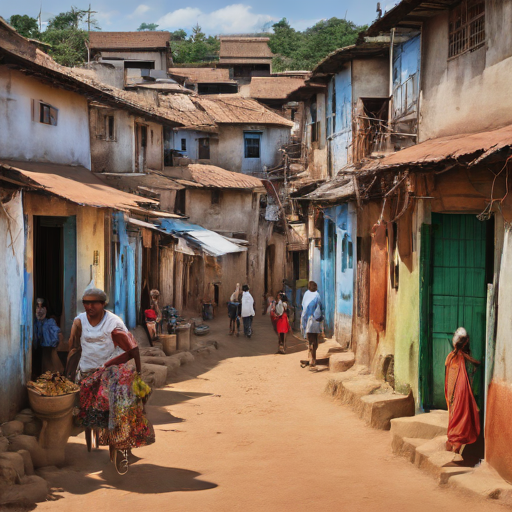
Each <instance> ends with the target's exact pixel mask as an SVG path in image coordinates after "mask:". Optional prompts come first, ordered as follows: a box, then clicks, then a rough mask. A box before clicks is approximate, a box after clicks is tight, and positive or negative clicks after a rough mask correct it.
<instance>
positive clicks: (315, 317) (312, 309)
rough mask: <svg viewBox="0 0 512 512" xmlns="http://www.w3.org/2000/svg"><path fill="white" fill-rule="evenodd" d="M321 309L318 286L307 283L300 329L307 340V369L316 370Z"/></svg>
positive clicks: (312, 282)
mask: <svg viewBox="0 0 512 512" xmlns="http://www.w3.org/2000/svg"><path fill="white" fill-rule="evenodd" d="M322 321H323V307H322V302H321V300H320V294H319V293H318V285H317V284H316V283H315V282H314V281H309V283H308V290H307V292H306V293H305V294H304V298H303V299H302V317H301V322H300V328H301V331H302V337H303V338H307V340H308V356H309V367H310V368H313V369H315V368H316V351H317V349H318V335H319V334H320V333H321V332H322Z"/></svg>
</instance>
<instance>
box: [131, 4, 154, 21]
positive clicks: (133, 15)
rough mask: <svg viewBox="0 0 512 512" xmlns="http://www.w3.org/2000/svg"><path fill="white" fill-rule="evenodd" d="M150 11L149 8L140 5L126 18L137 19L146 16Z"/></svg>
mask: <svg viewBox="0 0 512 512" xmlns="http://www.w3.org/2000/svg"><path fill="white" fill-rule="evenodd" d="M150 10H151V7H149V6H148V5H145V4H140V5H138V6H137V8H136V9H135V10H134V11H133V12H132V13H131V14H130V15H129V16H128V18H138V17H140V16H142V15H144V14H146V13H147V12H148V11H150Z"/></svg>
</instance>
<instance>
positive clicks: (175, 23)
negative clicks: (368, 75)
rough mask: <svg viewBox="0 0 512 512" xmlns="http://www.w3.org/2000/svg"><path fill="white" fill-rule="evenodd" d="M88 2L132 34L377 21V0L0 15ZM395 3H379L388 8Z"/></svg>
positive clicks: (54, 0)
mask: <svg viewBox="0 0 512 512" xmlns="http://www.w3.org/2000/svg"><path fill="white" fill-rule="evenodd" d="M89 1H90V3H91V8H92V10H93V11H97V14H95V17H96V19H97V20H98V24H99V26H100V27H101V29H102V30H104V31H130V30H136V29H137V28H138V27H139V25H140V24H141V23H143V22H146V23H157V24H158V25H159V27H158V29H159V30H170V31H173V30H177V29H179V28H183V29H185V30H187V31H190V29H191V28H192V27H193V26H194V25H195V24H196V23H199V25H200V26H201V27H202V29H203V32H205V33H206V34H208V35H216V34H241V33H252V32H261V31H263V30H264V29H265V28H266V27H269V26H270V25H271V24H272V23H274V22H276V21H279V20H280V19H281V18H287V19H288V21H289V22H290V24H291V25H292V26H293V27H294V28H296V29H297V30H304V29H305V28H308V27H311V26H312V25H314V24H315V23H316V22H318V21H319V20H321V19H325V18H332V17H337V18H344V17H346V18H347V19H348V20H350V21H353V22H355V23H357V24H358V25H362V24H369V23H371V22H372V21H373V20H374V19H375V18H376V6H377V1H376V0H322V2H321V3H319V4H316V2H311V1H305V0H279V1H276V0H258V1H257V2H255V1H254V0H242V3H234V2H232V1H231V2H230V1H229V0H227V1H222V0H195V1H194V2H187V3H183V2H175V1H168V0H167V1H164V0H17V1H16V2H7V0H2V1H1V2H0V16H2V17H3V18H5V19H9V17H10V16H12V15H13V14H28V15H29V16H32V17H34V18H37V16H38V15H39V11H40V10H41V12H42V19H43V21H45V20H47V19H49V18H51V17H52V15H55V14H58V13H60V12H64V11H67V10H68V9H69V8H70V7H71V6H72V5H74V6H76V7H78V8H80V9H87V8H88V6H89ZM395 3H397V2H396V1H395V0H384V1H381V5H382V6H383V7H388V8H389V7H392V6H393V5H394V4H395Z"/></svg>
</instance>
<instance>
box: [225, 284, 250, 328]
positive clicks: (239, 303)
mask: <svg viewBox="0 0 512 512" xmlns="http://www.w3.org/2000/svg"><path fill="white" fill-rule="evenodd" d="M255 314H256V313H255V311H254V298H253V296H252V295H251V292H250V291H249V285H247V284H244V285H243V286H242V294H241V295H240V284H239V283H237V284H236V289H235V291H234V292H233V293H232V294H231V297H230V298H229V302H228V317H229V334H230V336H233V335H234V334H236V336H240V318H242V323H243V327H244V335H245V336H246V337H247V338H250V337H251V336H252V319H253V318H254V315H255Z"/></svg>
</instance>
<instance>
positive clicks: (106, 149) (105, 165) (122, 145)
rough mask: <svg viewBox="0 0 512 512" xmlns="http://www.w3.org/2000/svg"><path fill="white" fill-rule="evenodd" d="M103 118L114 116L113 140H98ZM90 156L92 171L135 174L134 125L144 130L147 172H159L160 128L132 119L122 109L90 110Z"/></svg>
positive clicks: (153, 124) (161, 128)
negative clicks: (145, 133)
mask: <svg viewBox="0 0 512 512" xmlns="http://www.w3.org/2000/svg"><path fill="white" fill-rule="evenodd" d="M104 115H113V116H114V132H115V140H104V139H102V138H99V134H100V133H101V130H100V129H99V123H101V124H103V123H104V119H103V116H104ZM90 122H91V128H90V129H91V153H92V170H93V171H94V172H135V123H136V122H137V123H141V124H145V125H146V126H147V130H148V140H147V148H146V161H147V167H148V168H149V169H155V170H162V169H163V163H164V162H163V127H162V125H159V124H157V123H152V122H148V121H145V120H144V119H140V118H135V117H134V116H133V115H131V114H130V113H129V112H127V111H125V110H112V109H98V108H91V116H90Z"/></svg>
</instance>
